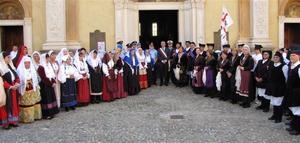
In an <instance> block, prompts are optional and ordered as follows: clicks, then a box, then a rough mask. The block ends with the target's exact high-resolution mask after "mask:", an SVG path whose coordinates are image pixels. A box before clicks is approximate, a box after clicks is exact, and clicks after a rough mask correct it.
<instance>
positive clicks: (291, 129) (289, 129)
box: [285, 127, 294, 132]
mask: <svg viewBox="0 0 300 143" xmlns="http://www.w3.org/2000/svg"><path fill="white" fill-rule="evenodd" d="M285 130H286V131H288V132H291V131H294V129H293V128H291V127H289V128H286V129H285Z"/></svg>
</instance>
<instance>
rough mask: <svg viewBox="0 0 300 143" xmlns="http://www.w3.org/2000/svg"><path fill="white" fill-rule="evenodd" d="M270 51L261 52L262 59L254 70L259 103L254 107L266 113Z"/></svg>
mask: <svg viewBox="0 0 300 143" xmlns="http://www.w3.org/2000/svg"><path fill="white" fill-rule="evenodd" d="M271 56H272V51H263V59H262V60H259V61H258V63H257V66H256V68H255V70H254V78H255V81H256V88H257V94H258V97H259V99H260V101H261V105H260V106H258V107H256V109H257V110H263V112H268V111H269V110H270V96H268V95H266V94H265V92H266V82H267V80H268V76H269V69H270V66H271V65H272V64H273V62H272V61H271Z"/></svg>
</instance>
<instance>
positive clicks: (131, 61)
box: [124, 49, 141, 95]
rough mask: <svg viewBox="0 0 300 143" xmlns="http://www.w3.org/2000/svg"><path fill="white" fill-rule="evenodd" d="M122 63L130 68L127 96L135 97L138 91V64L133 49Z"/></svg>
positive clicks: (139, 89)
mask: <svg viewBox="0 0 300 143" xmlns="http://www.w3.org/2000/svg"><path fill="white" fill-rule="evenodd" d="M124 61H125V62H126V63H127V64H128V65H129V66H130V68H131V72H132V73H131V74H130V77H129V79H130V82H129V83H128V86H129V87H128V94H129V95H137V94H138V93H139V92H140V91H141V88H140V84H139V79H138V77H139V62H138V59H137V56H136V54H135V49H131V50H130V52H129V55H127V56H126V57H125V58H124Z"/></svg>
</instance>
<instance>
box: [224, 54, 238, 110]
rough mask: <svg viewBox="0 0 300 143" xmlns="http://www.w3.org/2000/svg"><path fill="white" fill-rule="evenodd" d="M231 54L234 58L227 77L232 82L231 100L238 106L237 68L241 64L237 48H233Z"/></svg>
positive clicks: (231, 60)
mask: <svg viewBox="0 0 300 143" xmlns="http://www.w3.org/2000/svg"><path fill="white" fill-rule="evenodd" d="M231 53H232V56H231V58H230V68H229V70H228V71H227V76H228V77H229V80H230V93H229V98H230V100H231V103H232V104H236V103H237V102H238V95H237V94H236V86H235V73H236V68H237V67H238V65H239V64H240V56H238V49H237V48H233V49H232V51H231Z"/></svg>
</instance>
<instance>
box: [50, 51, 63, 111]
mask: <svg viewBox="0 0 300 143" xmlns="http://www.w3.org/2000/svg"><path fill="white" fill-rule="evenodd" d="M48 55H49V57H50V66H49V67H50V69H52V70H53V72H54V74H55V78H54V79H55V87H54V91H55V96H56V102H57V106H58V108H60V104H61V89H60V82H59V81H58V72H59V64H58V61H57V58H56V53H55V52H54V51H52V50H51V51H49V52H48Z"/></svg>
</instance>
